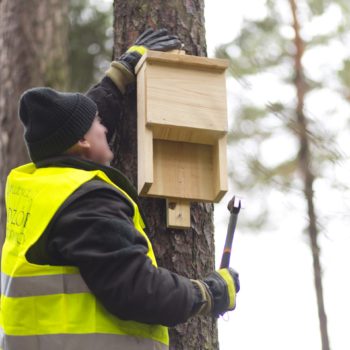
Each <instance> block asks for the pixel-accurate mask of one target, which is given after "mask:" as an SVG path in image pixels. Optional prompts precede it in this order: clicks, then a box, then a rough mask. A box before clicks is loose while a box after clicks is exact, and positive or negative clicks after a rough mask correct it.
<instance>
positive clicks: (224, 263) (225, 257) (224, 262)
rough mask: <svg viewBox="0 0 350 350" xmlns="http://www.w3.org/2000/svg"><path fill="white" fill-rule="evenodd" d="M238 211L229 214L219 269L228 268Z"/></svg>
mask: <svg viewBox="0 0 350 350" xmlns="http://www.w3.org/2000/svg"><path fill="white" fill-rule="evenodd" d="M237 218H238V213H232V214H231V215H230V222H229V224H228V229H227V235H226V241H225V246H224V252H223V253H222V258H221V264H220V269H224V268H228V267H229V265H230V258H231V250H232V241H233V236H234V234H235V229H236V225H237Z"/></svg>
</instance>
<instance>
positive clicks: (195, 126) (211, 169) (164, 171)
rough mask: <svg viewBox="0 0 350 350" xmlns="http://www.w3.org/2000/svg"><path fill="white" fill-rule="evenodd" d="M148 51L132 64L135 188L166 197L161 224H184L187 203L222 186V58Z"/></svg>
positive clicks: (212, 198)
mask: <svg viewBox="0 0 350 350" xmlns="http://www.w3.org/2000/svg"><path fill="white" fill-rule="evenodd" d="M181 53H182V52H180V53H179V52H178V53H173V52H171V53H164V52H158V51H148V52H147V53H146V54H145V55H144V56H143V57H142V58H141V60H140V62H139V63H138V65H137V66H136V73H137V114H138V117H137V119H138V125H137V128H138V191H139V194H140V195H142V196H149V197H163V198H166V199H167V225H168V226H169V227H177V228H184V227H190V202H191V201H201V202H219V201H220V199H221V198H222V197H223V195H224V194H225V193H226V191H227V164H226V134H227V106H226V81H225V70H226V68H227V66H228V63H227V60H221V59H209V58H206V57H197V56H190V55H185V54H181Z"/></svg>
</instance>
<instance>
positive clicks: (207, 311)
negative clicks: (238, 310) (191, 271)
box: [192, 268, 240, 317]
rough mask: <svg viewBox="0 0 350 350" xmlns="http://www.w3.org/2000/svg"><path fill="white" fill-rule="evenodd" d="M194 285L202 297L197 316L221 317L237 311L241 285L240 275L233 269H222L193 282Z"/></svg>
mask: <svg viewBox="0 0 350 350" xmlns="http://www.w3.org/2000/svg"><path fill="white" fill-rule="evenodd" d="M192 283H193V284H194V285H195V287H196V288H197V289H198V290H199V291H200V293H201V296H202V300H201V302H200V304H201V305H200V307H199V308H198V309H197V310H196V314H199V315H212V316H214V317H219V315H223V314H224V313H225V312H227V311H231V310H234V309H235V307H236V294H237V293H238V292H239V290H240V283H239V275H238V273H237V272H236V271H235V270H233V269H232V268H228V269H220V270H218V271H215V272H212V273H211V274H209V275H208V276H207V277H206V278H204V279H203V280H192Z"/></svg>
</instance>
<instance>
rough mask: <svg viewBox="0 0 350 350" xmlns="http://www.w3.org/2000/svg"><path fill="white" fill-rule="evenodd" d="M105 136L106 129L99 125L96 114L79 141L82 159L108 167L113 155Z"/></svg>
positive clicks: (98, 118)
mask: <svg viewBox="0 0 350 350" xmlns="http://www.w3.org/2000/svg"><path fill="white" fill-rule="evenodd" d="M106 135H107V129H106V127H105V126H104V125H103V124H102V123H101V119H100V117H99V116H98V114H96V117H95V119H94V121H93V123H92V125H91V128H90V129H89V130H88V132H87V133H86V134H85V135H84V138H83V139H82V140H80V141H79V143H80V145H81V146H82V149H83V154H84V157H86V158H87V159H89V160H92V161H94V162H96V163H100V164H103V165H110V162H111V160H112V159H113V153H112V151H111V149H110V148H109V145H108V142H107V137H106Z"/></svg>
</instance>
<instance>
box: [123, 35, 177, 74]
mask: <svg viewBox="0 0 350 350" xmlns="http://www.w3.org/2000/svg"><path fill="white" fill-rule="evenodd" d="M180 47H181V41H180V40H179V38H178V37H177V36H176V35H169V34H168V31H167V30H166V29H164V28H162V29H159V30H156V31H154V30H153V29H151V28H149V29H147V30H146V31H145V32H143V33H142V34H141V35H140V36H139V37H138V38H137V39H136V41H135V43H134V44H133V45H132V46H131V47H130V48H129V49H128V50H127V51H126V52H125V53H124V54H123V55H122V56H120V58H119V62H121V63H122V64H124V65H125V66H126V68H127V69H128V70H129V71H131V72H134V69H135V67H136V65H137V63H138V61H139V60H140V58H141V57H142V55H143V54H145V53H146V51H147V49H149V50H155V51H169V50H174V49H179V48H180Z"/></svg>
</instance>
